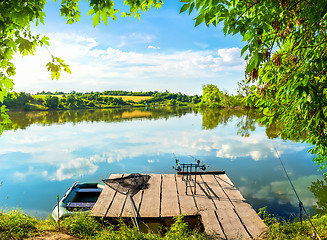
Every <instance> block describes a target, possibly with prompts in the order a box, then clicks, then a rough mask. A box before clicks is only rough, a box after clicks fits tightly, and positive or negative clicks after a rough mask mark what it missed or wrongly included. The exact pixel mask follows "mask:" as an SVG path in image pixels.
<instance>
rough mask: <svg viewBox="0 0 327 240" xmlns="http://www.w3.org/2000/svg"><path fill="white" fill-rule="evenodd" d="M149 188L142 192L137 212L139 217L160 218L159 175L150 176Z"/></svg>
mask: <svg viewBox="0 0 327 240" xmlns="http://www.w3.org/2000/svg"><path fill="white" fill-rule="evenodd" d="M150 176H151V178H150V179H149V182H148V184H149V188H148V189H145V190H144V192H143V199H142V202H141V207H140V211H139V215H140V217H159V216H160V193H161V175H160V174H151V175H150Z"/></svg>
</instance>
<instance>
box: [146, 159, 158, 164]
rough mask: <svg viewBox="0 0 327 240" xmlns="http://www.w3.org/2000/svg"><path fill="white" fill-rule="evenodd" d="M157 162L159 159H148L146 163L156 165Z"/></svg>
mask: <svg viewBox="0 0 327 240" xmlns="http://www.w3.org/2000/svg"><path fill="white" fill-rule="evenodd" d="M156 162H159V159H149V160H148V163H156Z"/></svg>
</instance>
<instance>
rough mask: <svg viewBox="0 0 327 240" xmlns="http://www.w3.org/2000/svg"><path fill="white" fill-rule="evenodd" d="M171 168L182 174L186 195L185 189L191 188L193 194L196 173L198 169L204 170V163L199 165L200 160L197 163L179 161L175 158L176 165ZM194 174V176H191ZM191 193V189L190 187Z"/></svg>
mask: <svg viewBox="0 0 327 240" xmlns="http://www.w3.org/2000/svg"><path fill="white" fill-rule="evenodd" d="M173 168H174V169H175V170H176V171H177V172H178V174H180V175H182V180H183V181H184V182H185V194H186V195H187V189H188V188H193V189H194V194H196V184H197V182H196V175H197V173H198V170H202V171H205V170H206V169H207V168H206V165H205V164H202V165H200V161H199V160H198V161H197V163H179V162H178V160H177V159H176V167H175V166H173ZM192 175H194V178H193V177H192ZM191 193H192V189H191Z"/></svg>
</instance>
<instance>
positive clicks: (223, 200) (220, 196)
mask: <svg viewBox="0 0 327 240" xmlns="http://www.w3.org/2000/svg"><path fill="white" fill-rule="evenodd" d="M201 179H202V181H203V183H204V184H207V188H209V189H208V190H207V191H208V192H209V194H210V197H211V198H212V200H213V201H214V203H215V206H216V208H218V207H220V208H227V207H228V208H233V207H234V206H233V204H232V203H231V202H230V200H229V198H228V197H227V195H226V193H225V192H224V190H223V189H222V188H221V186H220V185H219V184H218V183H217V181H216V179H215V177H214V176H213V175H203V176H201Z"/></svg>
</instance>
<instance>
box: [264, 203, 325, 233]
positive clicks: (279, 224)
mask: <svg viewBox="0 0 327 240" xmlns="http://www.w3.org/2000/svg"><path fill="white" fill-rule="evenodd" d="M259 215H260V216H261V218H262V219H263V221H264V222H265V224H266V225H267V226H268V231H267V232H266V234H265V235H264V237H263V239H269V240H275V239H276V240H278V239H280V240H281V239H295V240H297V239H298V240H300V239H301V240H306V239H308V240H309V239H319V238H315V237H314V235H315V234H314V230H313V228H312V226H311V224H310V222H309V221H308V220H303V221H302V223H301V221H300V220H299V219H294V220H284V219H279V218H276V217H273V216H272V215H271V214H269V213H268V212H267V211H266V209H265V208H262V209H260V211H259ZM311 222H312V223H313V226H315V228H316V230H317V233H318V235H319V237H320V238H321V239H327V215H319V214H318V215H315V216H313V217H312V218H311Z"/></svg>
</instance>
